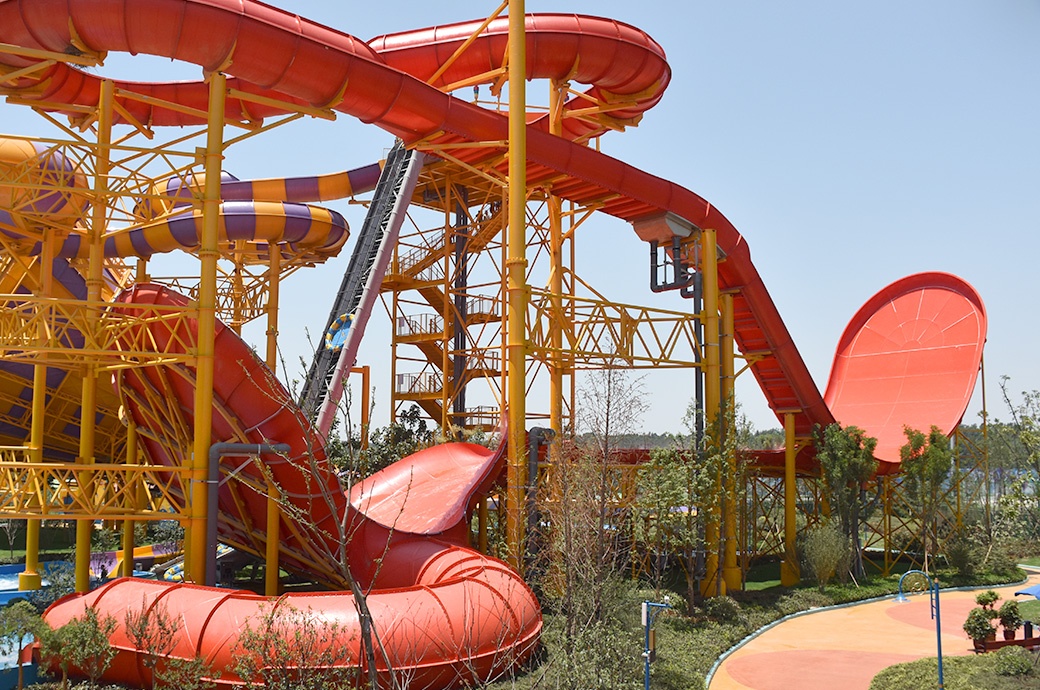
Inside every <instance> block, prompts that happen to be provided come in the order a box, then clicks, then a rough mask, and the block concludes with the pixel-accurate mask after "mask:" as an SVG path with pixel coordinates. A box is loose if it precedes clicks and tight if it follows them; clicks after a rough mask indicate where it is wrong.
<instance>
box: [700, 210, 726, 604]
mask: <svg viewBox="0 0 1040 690" xmlns="http://www.w3.org/2000/svg"><path fill="white" fill-rule="evenodd" d="M702 236H703V239H702V245H703V249H704V265H703V266H702V267H701V271H702V273H703V277H704V308H703V309H702V310H701V314H702V319H703V320H704V424H705V428H706V429H707V430H708V432H709V437H710V438H711V443H712V444H714V445H716V446H718V444H719V442H720V440H721V439H720V438H719V430H720V424H721V423H722V419H721V415H720V412H721V409H720V408H721V405H722V400H721V398H722V391H721V370H720V363H719V271H718V248H717V246H716V244H715V231H714V230H710V229H709V230H703V231H702ZM708 450H709V452H711V451H712V449H711V448H709V449H708ZM716 480H717V481H718V482H719V483H721V480H722V477H721V476H718V477H716ZM717 489H718V490H719V492H720V493H721V490H722V487H721V486H717ZM719 507H720V506H719V501H715V504H714V505H713V506H712V507H711V509H710V510H709V511H707V512H708V517H707V518H706V520H705V527H704V552H705V555H704V566H705V574H704V580H703V581H702V582H701V593H702V594H704V595H705V596H713V595H715V594H725V593H726V587H725V583H724V582H723V581H722V580H721V579H720V577H719V575H720V573H719V517H720V510H719Z"/></svg>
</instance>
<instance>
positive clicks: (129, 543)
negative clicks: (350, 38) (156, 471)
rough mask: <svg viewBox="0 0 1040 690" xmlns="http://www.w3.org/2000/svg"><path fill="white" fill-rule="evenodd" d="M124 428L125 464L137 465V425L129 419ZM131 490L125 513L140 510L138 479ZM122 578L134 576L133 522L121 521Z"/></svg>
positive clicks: (133, 480)
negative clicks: (127, 508)
mask: <svg viewBox="0 0 1040 690" xmlns="http://www.w3.org/2000/svg"><path fill="white" fill-rule="evenodd" d="M129 422H130V423H129V425H128V426H127V428H126V464H127V465H136V464H137V425H136V424H134V419H133V417H130V418H129ZM131 482H132V483H133V487H134V488H133V490H132V491H129V492H127V499H126V500H127V503H129V504H130V505H129V506H128V507H129V510H128V511H127V512H137V511H138V510H140V509H141V504H140V491H138V485H139V478H138V477H135V478H134V479H132V480H131ZM120 574H121V575H122V576H123V577H133V574H134V521H133V520H123V572H122V573H120Z"/></svg>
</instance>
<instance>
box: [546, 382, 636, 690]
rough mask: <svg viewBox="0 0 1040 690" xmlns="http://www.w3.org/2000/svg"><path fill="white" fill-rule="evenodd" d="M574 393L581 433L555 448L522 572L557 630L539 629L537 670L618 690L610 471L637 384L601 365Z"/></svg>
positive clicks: (616, 556)
mask: <svg viewBox="0 0 1040 690" xmlns="http://www.w3.org/2000/svg"><path fill="white" fill-rule="evenodd" d="M579 395H580V400H581V406H580V408H578V409H577V410H576V414H577V417H576V423H577V424H576V426H577V427H578V430H579V431H580V432H582V433H583V436H582V437H581V439H580V440H576V441H575V442H574V443H572V444H568V445H563V446H558V447H557V448H559V451H558V454H557V453H554V458H556V461H555V462H554V463H553V465H552V467H551V469H550V474H549V476H548V477H547V481H545V482H544V483H539V486H540V489H541V495H540V496H539V498H538V508H539V516H540V518H541V519H540V520H539V521H538V524H539V525H540V527H541V530H542V531H541V532H540V533H538V534H536V535H534V539H533V541H534V543H538V544H540V546H541V548H540V550H539V552H538V560H537V561H536V563H535V565H534V567H533V568H532V571H533V572H534V573H536V574H537V576H538V577H539V580H540V581H539V582H538V586H540V589H541V591H542V593H543V603H544V605H545V607H546V608H547V609H549V610H551V611H553V612H555V613H556V614H557V616H555V617H553V618H552V619H550V620H552V621H553V622H554V623H558V625H555V624H554V625H551V626H547V630H546V633H545V639H547V640H549V641H548V642H547V643H546V644H547V645H552V646H553V648H554V652H553V662H552V663H550V664H547V665H545V667H544V668H543V671H541V672H540V673H542V675H543V680H544V681H545V682H546V683H547V684H548V685H551V686H554V687H579V686H580V687H597V688H598V687H604V688H606V687H620V684H621V683H622V682H626V681H622V680H620V679H624V678H628V677H630V675H629V673H628V671H626V669H625V666H624V664H625V663H630V662H631V658H629V657H628V656H626V655H617V654H616V653H615V652H614V650H616V649H617V645H618V641H619V640H620V639H622V638H625V637H626V636H628V634H629V631H626V630H624V629H623V628H622V627H620V626H619V625H618V624H617V622H616V621H617V620H619V618H620V617H621V612H620V611H619V607H620V606H621V605H622V602H623V601H624V597H623V596H622V595H621V593H622V592H623V591H624V590H625V589H626V588H627V587H628V586H629V585H628V583H627V582H626V579H625V578H624V577H623V576H622V574H621V573H620V572H619V567H621V564H622V563H623V561H624V555H625V554H623V553H622V545H623V543H624V541H625V539H626V534H627V533H629V531H630V527H629V513H628V509H627V507H626V506H625V505H624V499H626V498H627V496H625V495H624V494H623V492H624V491H625V484H624V482H623V481H622V478H623V476H624V475H623V472H624V471H625V469H624V468H621V467H619V466H618V465H617V464H616V454H615V450H616V448H617V444H618V440H619V438H620V436H621V435H622V434H626V433H630V432H631V431H633V430H635V429H638V427H639V426H640V422H641V419H640V418H641V415H642V412H643V411H644V410H645V409H646V400H645V392H644V391H643V388H642V380H641V379H636V380H632V379H630V378H629V377H628V372H626V371H624V370H623V369H621V368H619V367H617V366H608V367H607V368H605V369H603V370H601V371H596V372H592V373H591V374H590V375H589V377H588V380H587V381H586V382H585V385H583V386H582V387H581V389H580V391H579ZM553 443H561V439H560V438H559V437H557V439H556V440H555V441H553ZM532 479H533V478H532ZM532 483H533V482H532ZM632 643H633V644H638V638H633V639H632ZM622 656H624V658H623V659H622V658H621V657H622Z"/></svg>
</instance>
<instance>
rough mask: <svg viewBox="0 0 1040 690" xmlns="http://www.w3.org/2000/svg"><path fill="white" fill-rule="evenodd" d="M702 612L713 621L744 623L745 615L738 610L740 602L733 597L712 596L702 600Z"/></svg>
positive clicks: (745, 621) (745, 620)
mask: <svg viewBox="0 0 1040 690" xmlns="http://www.w3.org/2000/svg"><path fill="white" fill-rule="evenodd" d="M704 612H705V613H706V614H707V615H708V618H711V619H712V620H713V621H716V622H718V623H730V624H735V625H746V624H747V616H745V615H744V612H743V611H741V610H740V604H739V603H737V600H736V599H734V598H733V597H712V598H711V599H708V600H707V601H705V602H704Z"/></svg>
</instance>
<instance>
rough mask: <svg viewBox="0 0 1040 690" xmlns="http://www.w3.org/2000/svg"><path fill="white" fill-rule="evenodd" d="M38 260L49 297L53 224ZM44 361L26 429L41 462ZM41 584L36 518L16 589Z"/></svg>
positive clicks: (43, 338)
mask: <svg viewBox="0 0 1040 690" xmlns="http://www.w3.org/2000/svg"><path fill="white" fill-rule="evenodd" d="M39 261H40V296H41V297H42V298H43V299H45V300H46V299H48V298H50V297H51V290H52V288H53V281H54V273H53V271H52V267H53V262H54V228H46V229H44V231H43V248H42V251H41V253H40V257H39ZM37 333H39V338H40V341H39V342H40V346H41V347H43V346H46V344H47V339H48V337H49V335H48V329H47V322H46V321H45V320H44V319H40V322H39V325H38V326H37ZM46 401H47V364H46V362H37V363H36V364H34V365H33V399H32V422H31V424H32V426H31V427H30V429H29V446H30V448H31V453H30V459H31V461H32V462H43V441H44V439H43V431H44V422H45V421H46V416H45V414H46V413H45V410H46V404H47V402H46ZM41 585H42V579H41V577H40V521H39V520H28V521H27V522H26V524H25V570H24V571H23V572H22V573H21V574H20V575H19V576H18V589H19V590H22V591H26V590H33V589H39V588H40V586H41Z"/></svg>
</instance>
